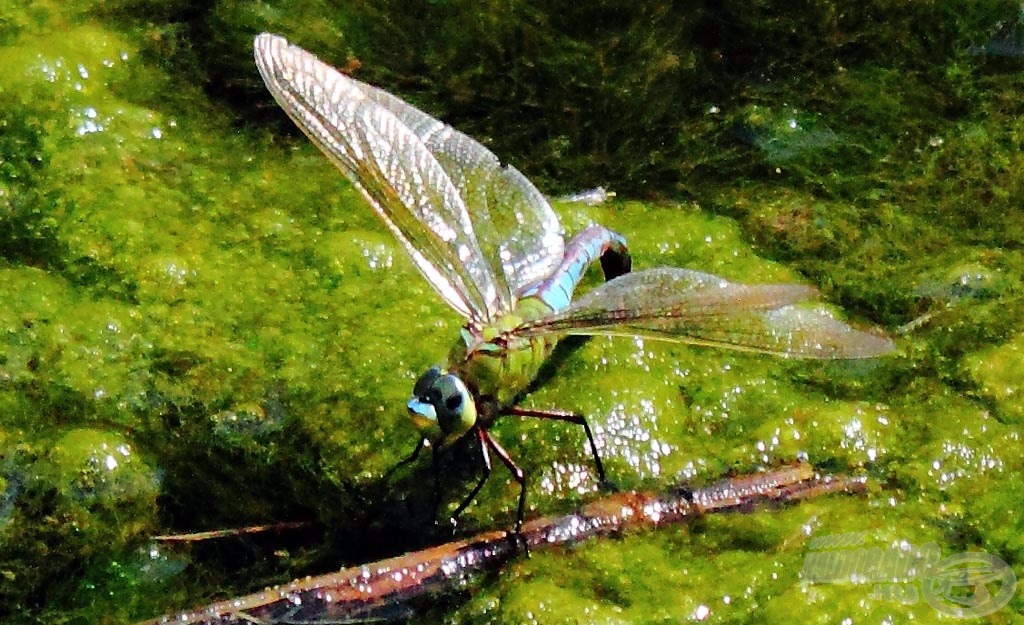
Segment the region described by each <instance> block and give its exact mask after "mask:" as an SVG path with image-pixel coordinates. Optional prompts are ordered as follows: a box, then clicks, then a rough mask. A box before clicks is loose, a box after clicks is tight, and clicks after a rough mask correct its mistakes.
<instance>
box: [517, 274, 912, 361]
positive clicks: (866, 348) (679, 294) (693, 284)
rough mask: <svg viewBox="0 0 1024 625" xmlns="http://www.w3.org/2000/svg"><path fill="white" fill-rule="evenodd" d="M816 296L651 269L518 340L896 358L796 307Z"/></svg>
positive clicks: (880, 342) (817, 310)
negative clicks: (549, 337) (631, 341)
mask: <svg viewBox="0 0 1024 625" xmlns="http://www.w3.org/2000/svg"><path fill="white" fill-rule="evenodd" d="M815 295H816V291H815V290H814V289H813V288H811V287H808V286H802V285H797V284H755V285H747V284H736V283H733V282H729V281H727V280H725V279H723V278H719V277H718V276H714V275H711V274H707V273H701V272H697V271H690V270H688V269H677V268H671V267H667V268H660V269H651V270H647V271H640V272H637V273H630V274H626V275H623V276H620V277H618V278H616V279H614V280H612V281H610V282H606V283H605V284H603V285H601V286H599V287H597V288H595V289H594V290H593V291H590V292H589V293H587V294H586V295H584V296H583V297H582V298H580V299H579V300H577V301H576V302H574V303H572V304H571V305H570V306H569V307H568V308H567V309H565V310H564V311H562V312H560V313H557V314H554V315H551V316H549V317H545V318H542V319H538V320H536V321H533V322H530V323H527V324H524V325H523V326H521V327H520V328H517V329H516V330H515V334H517V335H523V336H531V335H538V334H546V333H551V332H559V333H566V334H612V335H627V336H642V337H647V338H653V339H662V340H669V341H678V342H684V343H695V344H701V345H715V346H719V347H730V348H733V349H740V350H748V351H758V352H769V353H773V354H780V355H786V356H797V357H803V358H870V357H874V356H880V355H882V354H885V353H887V352H889V351H892V349H893V345H892V342H891V341H890V340H889V339H886V338H884V337H881V336H877V335H874V334H870V333H867V332H862V331H859V330H855V329H854V328H851V327H850V326H848V325H847V324H845V323H843V322H842V321H839V320H838V319H835V318H834V317H832V315H831V314H830V313H829V312H828V311H827V310H825V309H823V308H821V307H812V308H807V307H803V306H797V305H795V304H798V303H800V302H803V301H804V300H807V299H810V298H812V297H814V296H815Z"/></svg>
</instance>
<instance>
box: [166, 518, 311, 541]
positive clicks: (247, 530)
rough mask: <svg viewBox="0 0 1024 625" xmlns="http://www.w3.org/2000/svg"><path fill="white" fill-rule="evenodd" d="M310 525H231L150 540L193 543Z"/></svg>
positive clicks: (301, 522) (287, 523) (306, 522)
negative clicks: (228, 527)
mask: <svg viewBox="0 0 1024 625" xmlns="http://www.w3.org/2000/svg"><path fill="white" fill-rule="evenodd" d="M310 525H312V523H311V522H309V521H288V522H282V523H270V524H268V525H250V526H248V527H233V528H230V529H223V530H209V531H207V532H189V533H187V534H162V535H160V536H154V537H153V538H151V539H150V540H155V541H157V542H163V543H195V542H200V541H203V540H211V539H215V538H227V537H229V536H242V535H245V534H259V533H261V532H279V531H283V530H292V529H299V528H301V527H309V526H310Z"/></svg>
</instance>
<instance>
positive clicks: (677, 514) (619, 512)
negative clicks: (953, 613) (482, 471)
mask: <svg viewBox="0 0 1024 625" xmlns="http://www.w3.org/2000/svg"><path fill="white" fill-rule="evenodd" d="M864 486H865V480H864V478H851V477H843V476H821V475H817V474H816V473H815V472H814V469H813V468H812V467H811V466H810V465H807V464H796V465H790V466H786V467H782V468H779V469H774V470H771V471H766V472H764V473H759V474H755V475H749V476H743V477H736V478H731V479H727V480H723V481H721V482H718V483H716V484H714V485H712V486H709V487H706V488H699V489H695V490H693V491H682V490H680V491H675V492H671V493H646V492H645V493H638V492H628V493H616V494H614V495H609V496H607V497H604V498H602V499H600V500H598V501H595V502H593V503H590V504H587V505H586V506H584V507H583V508H581V509H580V510H579V511H577V512H575V513H573V514H569V515H566V516H562V517H545V518H541V519H535V520H532V521H529V522H527V523H526V524H525V525H524V526H523V530H522V533H521V534H520V535H518V536H514V535H511V534H509V533H508V532H503V531H493V532H484V533H482V534H478V535H476V536H474V537H472V538H468V539H465V540H459V541H454V542H450V543H445V544H443V545H439V546H436V547H431V548H428V549H423V550H421V551H416V552H413V553H407V554H405V555H402V556H397V557H394V558H388V559H386V560H380V561H378V562H373V563H370V564H364V565H362V566H355V567H349V568H345V569H342V570H340V571H338V572H336V573H330V574H327V575H321V576H318V577H307V578H305V579H300V580H295V581H293V582H290V583H288V584H285V585H281V586H277V587H274V588H268V589H266V590H264V591H262V592H258V593H254V594H251V595H246V596H244V597H238V598H236V599H231V600H228V601H221V602H219V603H214V604H211V605H208V606H206V607H204V608H200V609H198V610H194V611H191V612H185V613H179V614H170V615H167V616H163V617H161V618H158V619H154V620H151V621H146V622H145V623H144V624H142V623H140V624H139V625H158V624H159V625H164V624H167V625H169V624H174V623H178V624H180V623H188V624H190V625H195V624H207V625H211V624H219V625H224V624H238V625H252V623H264V624H275V623H296V622H314V621H315V622H331V621H336V622H340V621H350V620H355V619H360V618H366V617H367V616H372V615H379V614H383V613H385V611H386V610H388V609H391V610H394V608H395V606H400V605H401V604H402V603H404V602H406V601H408V600H410V599H413V598H416V597H420V596H422V595H424V594H427V593H434V592H440V591H443V590H444V589H445V588H447V587H453V586H459V585H461V584H463V583H465V582H466V581H467V580H468V578H469V577H470V576H471V575H473V574H475V573H479V572H481V571H484V570H488V569H496V568H498V567H500V566H501V565H503V564H504V563H505V562H507V561H508V560H510V559H512V558H513V557H515V556H516V555H518V554H520V553H522V552H523V548H522V547H523V545H527V546H528V547H529V549H530V550H531V551H538V550H541V549H550V548H553V547H556V546H564V545H570V544H575V543H577V542H580V541H582V540H586V539H589V538H593V537H597V536H608V535H615V534H620V533H622V532H624V531H627V530H637V529H645V528H655V527H660V526H662V525H666V524H670V523H681V522H685V521H688V520H689V519H692V518H696V517H700V516H703V515H705V514H711V513H720V512H746V511H749V510H752V509H753V508H754V507H756V506H757V505H759V504H764V503H778V504H782V503H789V502H795V501H802V500H804V499H810V498H814V497H820V496H823V495H828V494H832V493H838V492H845V493H850V492H862V491H863V490H864ZM385 618H386V617H385Z"/></svg>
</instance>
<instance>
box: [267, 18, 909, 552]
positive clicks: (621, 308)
mask: <svg viewBox="0 0 1024 625" xmlns="http://www.w3.org/2000/svg"><path fill="white" fill-rule="evenodd" d="M254 49H255V58H256V65H257V67H258V68H259V71H260V74H261V75H262V76H263V80H264V81H265V82H266V84H267V87H268V88H269V90H270V92H271V93H272V94H273V96H274V98H275V99H276V100H277V102H278V103H279V104H280V105H281V107H282V108H283V109H284V110H285V112H287V113H288V115H289V116H290V117H291V118H292V120H294V122H295V123H296V124H297V125H298V126H299V128H300V129H302V131H303V132H304V133H305V134H306V135H307V136H308V137H309V138H310V139H311V140H312V141H313V143H314V144H316V145H317V147H319V148H320V149H321V150H322V151H323V152H324V154H325V155H326V156H327V157H328V158H329V159H330V160H331V162H333V163H334V164H335V165H336V166H337V167H338V169H340V170H341V172H342V173H343V174H345V176H346V177H347V178H348V179H349V181H350V182H351V183H352V184H353V185H354V186H355V187H356V188H357V189H358V190H359V191H360V192H361V193H362V195H363V197H364V198H366V201H367V202H368V203H369V204H370V206H371V207H372V208H373V210H374V211H375V212H376V213H377V215H378V216H379V217H380V219H381V220H382V221H383V222H384V225H385V226H387V228H388V229H389V230H390V231H391V233H392V234H393V235H394V236H395V238H396V239H398V241H399V243H400V244H401V245H402V247H403V248H405V251H406V252H407V253H408V254H409V256H410V257H411V259H412V261H413V263H414V264H415V265H416V267H417V269H419V271H420V272H421V273H422V274H423V276H424V277H425V278H426V279H427V282H429V283H430V285H431V286H433V287H434V289H435V290H436V291H437V292H438V294H439V295H440V296H441V298H442V299H444V300H445V301H446V302H447V303H448V304H449V305H450V306H451V307H452V308H453V309H455V311H456V312H458V313H459V314H460V315H462V317H463V318H464V319H465V321H466V322H465V325H464V326H463V327H462V330H461V332H460V336H459V338H458V340H457V341H456V342H455V344H454V346H453V347H452V348H451V350H450V352H449V353H448V356H447V360H446V362H445V363H443V364H441V365H438V366H435V367H432V368H430V369H429V370H428V371H427V372H426V373H424V374H423V375H422V376H421V377H420V378H419V380H417V382H416V384H415V386H414V388H413V395H412V398H411V399H410V400H409V402H408V411H409V415H410V417H411V418H412V421H413V423H414V424H415V425H416V427H417V428H418V431H419V434H420V441H419V445H418V446H417V448H416V449H417V452H418V451H419V450H420V449H421V448H422V447H423V446H424V445H425V444H430V445H431V446H432V447H433V448H434V450H435V467H436V462H437V455H436V454H437V452H438V451H439V450H441V449H445V448H447V447H448V446H450V445H451V444H452V443H453V442H455V441H456V440H459V439H461V438H463V437H466V436H470V437H473V438H475V439H476V441H477V442H478V444H479V450H480V454H481V456H482V459H483V471H482V474H481V476H480V479H479V481H478V482H477V483H476V485H475V486H474V488H473V489H472V491H471V492H470V493H469V495H468V496H467V497H465V499H463V501H462V502H461V503H460V505H459V506H458V507H457V508H456V510H455V512H454V513H453V515H452V522H453V524H454V523H455V522H456V520H457V519H458V517H459V515H460V514H461V513H462V512H463V511H464V510H465V509H466V507H467V506H468V505H469V504H470V503H471V502H472V501H473V499H474V498H475V497H476V495H477V493H478V492H479V491H480V489H481V488H482V487H483V484H484V483H485V482H486V480H487V478H488V476H489V475H490V472H491V453H494V454H495V455H497V457H498V458H499V459H500V460H501V461H502V463H504V464H505V466H506V467H508V469H509V471H511V473H512V475H513V477H514V478H515V480H516V481H517V482H518V485H519V500H518V509H517V517H516V525H515V531H516V532H518V531H519V530H520V529H521V528H522V524H523V517H524V512H525V505H526V477H525V475H524V473H523V471H522V470H521V469H520V468H519V467H518V466H517V465H516V463H515V462H514V461H513V460H512V458H511V456H510V455H509V454H508V452H506V451H505V449H504V448H503V447H502V446H501V444H500V443H499V442H498V441H497V440H495V438H494V437H493V436H491V435H490V434H489V433H488V431H487V430H488V427H489V426H490V425H491V424H492V423H493V422H494V420H495V419H496V418H498V417H499V416H501V415H509V414H511V415H519V416H533V417H541V418H547V419H557V420H562V421H568V422H571V423H575V424H578V425H580V426H582V427H583V428H584V431H585V432H586V435H587V439H588V442H589V444H590V450H591V453H592V455H593V459H594V464H595V468H596V471H597V476H598V478H599V480H600V481H601V482H604V481H605V472H604V467H603V466H602V464H601V457H600V454H599V452H598V446H597V444H596V441H595V440H594V436H593V432H592V431H591V428H590V426H589V424H588V422H587V420H586V418H585V417H584V416H582V415H580V414H577V413H573V412H565V411H547V410H533V409H527V408H523V407H520V406H518V405H517V404H516V402H517V400H518V399H519V398H520V396H521V395H522V394H523V393H524V391H526V389H527V387H528V386H529V385H530V383H531V382H532V381H533V380H534V378H535V377H536V375H537V373H538V371H539V369H540V367H541V365H542V363H543V362H544V360H545V359H546V358H547V357H548V356H549V355H550V354H551V352H552V350H553V349H554V347H555V345H556V343H557V341H558V339H559V338H561V337H563V336H565V335H595V334H603V335H624V336H640V337H646V338H651V339H662V340H668V341H677V342H686V343H694V344H700V345H711V346H719V347H728V348H733V349H740V350H748V351H759V352H767V353H773V354H778V355H784V356H796V357H804V358H821V359H829V358H869V357H874V356H879V355H882V354H885V353H887V352H889V351H891V350H892V349H893V344H892V342H891V341H889V339H887V338H885V337H882V336H879V335H876V334H872V333H868V332H862V331H859V330H855V329H854V328H852V327H850V326H848V325H847V324H845V323H843V322H842V321H839V320H837V319H835V318H833V317H832V316H831V315H830V314H829V313H828V312H827V311H826V310H824V309H822V308H808V307H801V306H798V305H797V304H799V303H800V302H804V301H805V300H809V299H812V298H814V296H815V295H816V291H815V290H814V289H813V288H812V287H809V286H804V285H798V284H754V285H747V284H737V283H733V282H729V281H727V280H725V279H723V278H720V277H718V276H714V275H711V274H707V273H702V272H699V271H693V270H689V269H680V268H673V267H662V268H655V269H647V270H644V271H638V272H630V269H631V266H630V265H631V261H630V256H629V252H628V249H627V247H626V242H625V239H623V237H622V236H620V235H619V234H617V233H615V232H612V231H611V230H608V229H607V228H604V227H602V226H599V225H591V226H589V227H587V228H585V229H584V230H583V231H582V232H580V233H579V234H577V235H576V236H575V237H574V238H572V239H571V240H570V241H569V242H568V243H566V241H565V239H564V238H563V230H562V226H561V224H560V223H559V219H558V216H557V215H556V214H555V212H554V211H553V210H552V208H551V206H550V204H549V203H548V201H547V199H546V198H545V197H544V195H542V194H541V193H540V191H538V190H537V188H536V187H535V186H534V185H533V184H532V183H530V181H529V180H527V179H526V177H525V176H523V174H521V173H520V172H519V171H518V170H517V169H515V168H514V167H512V166H511V165H507V164H502V163H501V162H500V161H499V160H498V158H497V157H496V156H495V155H494V154H492V153H491V152H490V151H489V150H487V149H486V148H485V147H484V146H483V145H481V144H480V143H477V142H476V141H475V140H473V139H472V138H470V137H469V136H467V135H465V134H463V133H461V132H459V131H457V130H455V129H454V128H452V127H451V126H448V125H446V124H444V123H443V122H441V121H438V120H436V119H434V118H433V117H431V116H429V115H427V114H426V113H424V112H423V111H420V110H419V109H417V108H415V107H413V106H411V105H409V104H407V103H406V102H403V101H402V100H400V99H399V98H397V97H395V96H393V95H391V94H390V93H388V92H386V91H383V90H381V89H378V88H376V87H373V86H371V85H368V84H365V83H362V82H359V81H357V80H355V79H353V78H350V77H349V76H346V75H344V74H342V73H341V72H339V71H337V70H336V69H334V68H332V67H331V66H329V65H328V64H326V63H324V62H322V61H320V60H319V59H318V58H317V57H316V56H314V55H313V54H310V53H309V52H306V51H305V50H303V49H302V48H299V47H298V46H295V45H293V44H291V43H289V42H288V41H287V40H286V39H284V38H283V37H280V36H277V35H272V34H268V33H263V34H261V35H258V36H257V37H256V40H255V44H254ZM597 260H599V261H600V263H601V266H602V269H603V271H604V274H605V278H606V282H604V283H603V284H601V285H600V286H598V287H596V288H594V289H592V290H591V291H590V292H588V293H586V294H585V295H584V296H583V297H581V298H579V299H577V300H575V301H573V300H572V295H573V291H574V290H575V288H576V286H577V284H578V283H579V281H580V279H581V277H582V276H583V274H584V271H585V270H586V268H587V267H588V266H589V265H591V264H592V263H593V262H594V261H597ZM414 455H415V454H414ZM436 479H437V475H436V469H435V480H436Z"/></svg>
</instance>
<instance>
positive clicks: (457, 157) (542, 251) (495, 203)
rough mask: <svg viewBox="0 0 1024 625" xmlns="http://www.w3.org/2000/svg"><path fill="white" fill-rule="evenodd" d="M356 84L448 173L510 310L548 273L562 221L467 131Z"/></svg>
mask: <svg viewBox="0 0 1024 625" xmlns="http://www.w3.org/2000/svg"><path fill="white" fill-rule="evenodd" d="M353 82H355V81H353ZM356 84H357V85H358V86H359V87H360V88H361V89H362V90H363V92H364V93H365V94H366V96H367V97H368V98H370V99H371V100H373V101H375V102H377V103H378V104H380V105H381V106H383V107H385V108H387V109H388V110H389V111H391V112H392V113H394V114H395V116H396V117H398V119H399V120H401V121H402V122H403V123H404V124H405V125H406V126H408V127H409V128H410V129H411V130H412V131H413V132H414V133H415V134H416V135H417V136H418V137H419V138H420V140H421V141H423V143H424V145H426V146H427V149H428V150H430V152H431V154H433V155H434V157H435V158H436V159H437V160H438V162H440V163H441V166H442V167H443V168H444V170H445V171H446V172H447V173H448V176H449V177H450V178H451V180H452V182H453V183H454V184H455V187H456V188H457V189H458V190H459V194H460V195H461V196H462V199H463V201H464V202H465V204H466V206H467V208H468V209H469V212H470V214H471V215H472V216H473V224H474V228H475V231H476V236H477V240H478V241H479V243H480V248H481V249H482V251H483V254H484V258H485V259H487V260H488V261H489V263H490V264H491V267H492V270H493V272H494V274H495V275H497V276H501V277H503V278H504V283H505V284H504V285H503V286H505V287H506V288H505V289H503V292H502V293H501V299H502V307H503V308H504V310H505V311H506V312H511V310H512V308H513V306H514V305H515V298H516V295H518V293H519V292H521V291H522V290H523V289H524V288H525V287H527V286H529V285H531V284H533V283H535V282H538V281H540V280H542V279H544V278H547V277H548V276H549V275H551V272H553V271H554V270H555V269H556V268H557V267H558V265H559V263H560V262H561V260H562V256H563V254H564V251H565V243H564V239H563V236H562V235H563V233H562V226H561V224H560V223H559V221H558V216H557V215H555V212H554V211H553V210H552V209H551V205H550V204H549V203H548V201H547V198H545V197H544V195H543V194H542V193H541V192H540V191H538V190H537V188H536V187H535V186H533V184H532V183H531V182H530V181H529V180H528V179H527V178H526V176H524V175H523V174H522V173H520V172H519V170H517V169H516V168H515V167H512V166H511V165H502V164H501V162H500V161H499V160H498V157H496V156H495V155H494V154H493V153H491V152H490V150H488V149H487V148H485V147H484V146H483V145H481V144H480V143H478V142H477V141H475V140H474V139H472V138H471V137H470V136H468V135H466V134H463V133H461V132H459V131H458V130H455V129H454V128H452V127H451V126H449V125H447V124H445V123H443V122H440V121H438V120H436V119H434V118H433V117H431V116H430V115H427V114H426V113H424V112H423V111H421V110H419V109H417V108H415V107H413V106H410V105H409V104H407V103H406V102H404V101H402V100H400V99H399V98H396V97H395V96H393V95H391V94H390V93H388V92H387V91H383V90H382V89H378V88H376V87H373V86H371V85H367V84H365V83H356ZM501 286H502V285H499V288H500V287H501Z"/></svg>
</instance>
